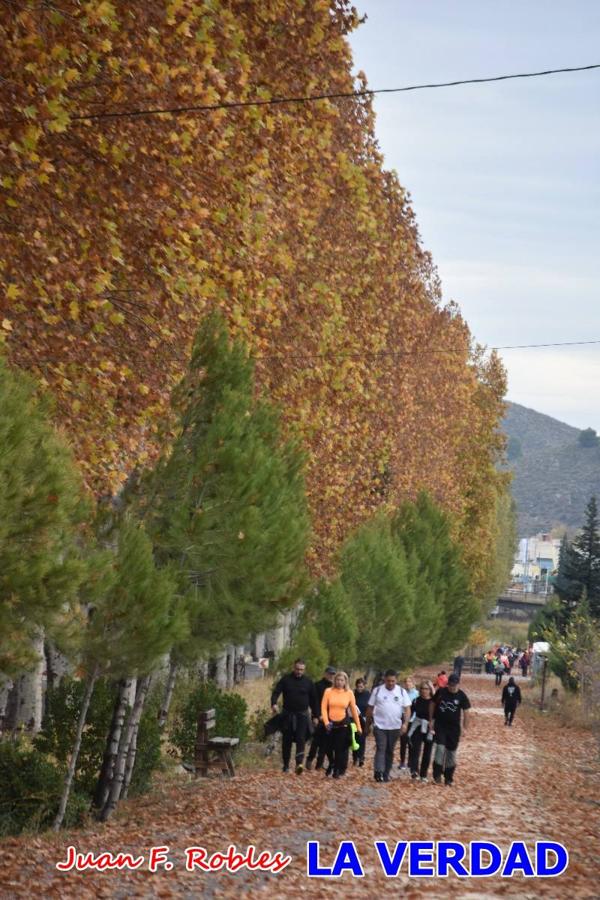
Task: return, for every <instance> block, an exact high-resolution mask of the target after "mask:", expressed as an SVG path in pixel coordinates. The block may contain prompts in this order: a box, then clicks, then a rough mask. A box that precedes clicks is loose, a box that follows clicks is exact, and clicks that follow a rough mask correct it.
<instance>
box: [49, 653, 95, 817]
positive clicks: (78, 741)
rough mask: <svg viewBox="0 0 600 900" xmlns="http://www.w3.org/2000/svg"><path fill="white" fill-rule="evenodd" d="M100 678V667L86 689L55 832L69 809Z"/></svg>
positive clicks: (93, 674) (90, 678) (91, 677)
mask: <svg viewBox="0 0 600 900" xmlns="http://www.w3.org/2000/svg"><path fill="white" fill-rule="evenodd" d="M97 678H98V666H96V667H95V668H94V671H93V672H92V674H91V675H90V677H89V679H88V683H87V685H86V688H85V693H84V695H83V701H82V704H81V711H80V713H79V720H78V722H77V730H76V732H75V743H74V744H73V751H72V753H71V759H70V760H69V768H68V769H67V774H66V775H65V784H64V787H63V792H62V796H61V798H60V804H59V807H58V812H57V813H56V818H55V819H54V825H53V828H54V831H60V827H61V825H62V823H63V819H64V817H65V812H66V809H67V803H68V802H69V795H70V793H71V785H72V784H73V778H74V776H75V771H76V769H77V760H78V758H79V751H80V749H81V736H82V734H83V729H84V727H85V721H86V719H87V713H88V709H89V708H90V701H91V699H92V694H93V693H94V687H95V685H96V679H97Z"/></svg>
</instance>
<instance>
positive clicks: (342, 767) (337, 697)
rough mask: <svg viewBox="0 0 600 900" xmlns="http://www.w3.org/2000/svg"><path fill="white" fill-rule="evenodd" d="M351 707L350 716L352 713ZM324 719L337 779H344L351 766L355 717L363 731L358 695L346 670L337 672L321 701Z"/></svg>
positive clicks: (334, 775) (357, 726)
mask: <svg viewBox="0 0 600 900" xmlns="http://www.w3.org/2000/svg"><path fill="white" fill-rule="evenodd" d="M348 710H350V715H348ZM321 718H322V719H323V724H324V725H325V729H326V731H327V734H328V737H329V759H330V760H331V763H330V768H328V769H327V772H326V773H325V774H326V775H329V773H330V771H332V772H333V777H334V778H341V777H342V776H343V775H345V774H346V769H347V768H348V751H349V749H350V740H351V737H350V727H349V726H350V722H351V720H352V719H353V720H354V724H355V725H356V731H357V733H358V734H360V733H361V732H362V726H361V724H360V718H359V715H358V709H357V706H356V700H355V699H354V694H353V693H352V691H351V690H350V685H349V681H348V676H347V675H346V673H345V672H336V673H335V676H334V679H333V686H332V687H330V688H327V690H326V691H325V693H324V694H323V699H322V701H321Z"/></svg>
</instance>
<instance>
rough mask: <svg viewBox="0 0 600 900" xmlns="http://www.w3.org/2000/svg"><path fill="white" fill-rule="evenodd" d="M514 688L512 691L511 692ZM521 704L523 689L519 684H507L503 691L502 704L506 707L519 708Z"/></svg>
mask: <svg viewBox="0 0 600 900" xmlns="http://www.w3.org/2000/svg"><path fill="white" fill-rule="evenodd" d="M510 688H512V691H511V690H510ZM520 702H521V688H520V687H519V685H518V684H505V685H504V688H503V690H502V703H503V704H504V705H505V706H518V705H519V703H520Z"/></svg>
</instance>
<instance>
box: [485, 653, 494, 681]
mask: <svg viewBox="0 0 600 900" xmlns="http://www.w3.org/2000/svg"><path fill="white" fill-rule="evenodd" d="M484 659H485V671H486V672H487V674H488V675H493V674H494V651H493V650H488V652H487V653H486V654H485V657H484Z"/></svg>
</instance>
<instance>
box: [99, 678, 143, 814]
mask: <svg viewBox="0 0 600 900" xmlns="http://www.w3.org/2000/svg"><path fill="white" fill-rule="evenodd" d="M134 683H135V678H124V679H123V680H122V681H120V682H119V693H118V697H117V701H116V703H115V708H114V711H113V717H112V721H111V723H110V731H109V733H108V738H107V741H106V748H105V750H104V758H103V760H102V768H101V769H100V775H99V776H98V784H97V786H96V792H95V794H94V806H95V807H96V808H97V809H99V810H103V809H104V806H105V804H106V801H107V799H108V793H109V790H110V784H111V781H112V777H113V772H114V768H115V762H116V759H117V755H118V752H119V744H120V741H121V735H122V732H123V726H124V724H125V718H126V715H127V709H128V708H129V702H128V700H129V697H130V695H131V686H132V685H133V684H134Z"/></svg>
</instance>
